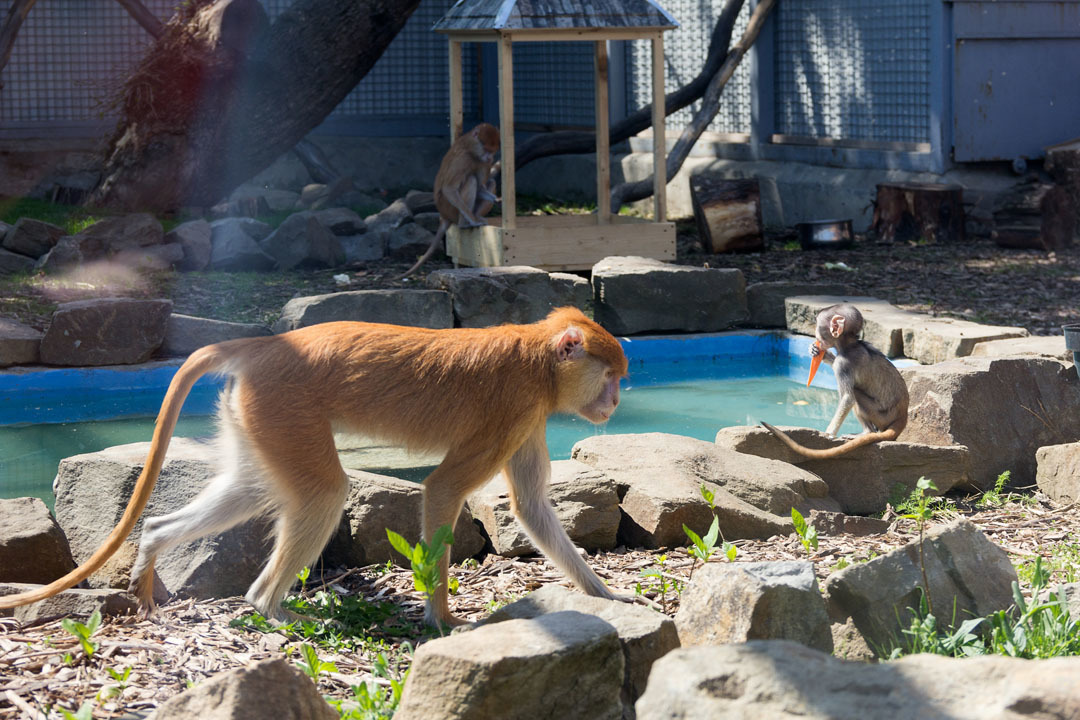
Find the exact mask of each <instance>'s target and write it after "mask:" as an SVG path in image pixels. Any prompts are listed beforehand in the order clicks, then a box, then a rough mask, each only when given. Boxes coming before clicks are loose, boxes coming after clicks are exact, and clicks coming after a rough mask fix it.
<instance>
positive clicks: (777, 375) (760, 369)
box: [0, 332, 860, 507]
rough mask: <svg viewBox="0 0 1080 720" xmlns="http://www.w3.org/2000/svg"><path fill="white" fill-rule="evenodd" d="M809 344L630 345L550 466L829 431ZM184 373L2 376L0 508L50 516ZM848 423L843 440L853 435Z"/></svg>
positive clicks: (657, 341)
mask: <svg viewBox="0 0 1080 720" xmlns="http://www.w3.org/2000/svg"><path fill="white" fill-rule="evenodd" d="M810 342H811V340H810V338H808V337H803V336H788V335H786V334H782V333H775V332H738V333H716V334H709V335H686V336H655V337H635V338H623V339H622V343H623V348H624V349H625V351H626V354H627V357H628V359H629V361H630V377H629V378H628V379H627V380H626V381H624V383H623V388H622V390H623V392H622V401H621V403H620V405H619V409H618V411H617V412H616V413H615V415H614V417H613V418H612V419H611V421H610V422H609V423H607V424H606V425H604V426H599V427H598V426H594V425H592V424H591V423H589V422H587V421H585V420H582V419H580V418H576V417H565V416H556V417H553V418H552V419H551V420H550V421H549V423H548V447H549V450H550V452H551V456H552V458H553V459H557V460H558V459H565V458H568V457H569V456H570V450H571V448H572V447H573V445H574V443H576V442H577V441H578V440H580V439H582V438H584V437H587V436H589V435H593V434H597V433H610V434H616V433H638V432H668V433H675V434H679V435H688V436H690V437H695V438H698V439H701V440H710V441H711V440H712V439H713V438H714V437H715V436H716V432H717V430H719V429H720V428H722V427H728V426H731V425H755V424H757V423H758V422H760V421H762V420H764V421H766V422H769V423H772V424H775V425H801V426H806V427H814V428H818V429H824V428H825V427H826V426H827V425H828V422H829V419H830V418H831V417H832V413H833V411H834V410H835V407H836V392H835V387H836V385H835V379H834V377H833V375H832V372H831V370H829V369H827V368H823V369H822V371H821V372H819V373H818V374H817V377H815V379H814V383H813V385H812V386H811V387H809V388H807V387H806V376H807V373H808V371H809V368H810V355H809V348H810ZM179 364H180V361H179V360H177V361H163V362H157V363H151V364H149V365H143V366H139V367H121V368H116V367H113V368H53V369H37V368H35V369H17V370H12V371H8V372H2V373H0V497H21V496H26V495H32V496H36V497H41V498H42V499H44V500H45V501H46V503H47V504H49V505H50V507H51V506H52V490H51V486H52V480H53V477H54V476H55V474H56V467H57V464H58V463H59V461H60V460H61V459H62V458H65V457H70V456H71V455H77V454H80V453H87V452H96V451H98V450H101V449H103V448H106V447H109V446H112V445H121V444H124V443H130V442H140V441H145V440H149V439H150V436H151V433H152V430H153V417H154V415H156V413H157V410H158V408H159V407H160V404H161V399H162V397H163V396H164V394H165V388H166V387H167V386H168V383H169V380H170V379H171V378H172V376H173V374H174V373H175V372H176V368H177V367H178V366H179ZM221 386H222V382H221V380H220V379H217V378H203V379H202V380H200V381H199V382H198V383H197V384H196V385H195V387H194V388H193V389H192V392H191V395H190V396H189V397H188V399H187V402H186V403H185V404H184V412H183V413H182V415H181V418H180V422H179V423H178V425H177V432H176V435H177V436H180V437H199V436H205V435H209V434H211V433H212V432H213V419H212V416H211V413H212V411H213V407H214V402H215V400H216V398H217V393H218V390H219V389H220V388H221ZM859 429H860V428H859V425H858V423H857V422H856V421H855V420H854V418H853V417H849V418H848V420H847V421H846V422H845V424H844V426H843V428H842V432H858V431H859ZM339 447H340V448H341V451H342V461H343V463H344V464H345V465H346V467H356V468H363V469H368V470H372V471H374V472H385V473H388V474H394V475H398V476H399V477H406V478H409V479H421V478H422V477H423V476H424V475H425V474H426V471H427V468H429V467H430V466H431V465H432V464H433V463H435V462H437V458H422V457H416V456H407V455H405V454H404V453H402V452H399V451H396V450H390V449H386V448H379V447H372V446H371V444H370V443H368V442H365V441H362V440H361V441H359V442H358V441H356V440H354V439H351V438H344V437H343V438H339Z"/></svg>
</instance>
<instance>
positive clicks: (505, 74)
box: [499, 33, 517, 230]
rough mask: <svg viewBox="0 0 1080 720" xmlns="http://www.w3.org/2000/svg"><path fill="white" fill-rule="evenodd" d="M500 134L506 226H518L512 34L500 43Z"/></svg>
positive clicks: (504, 224) (503, 210)
mask: <svg viewBox="0 0 1080 720" xmlns="http://www.w3.org/2000/svg"><path fill="white" fill-rule="evenodd" d="M499 134H500V135H501V143H502V149H501V151H500V154H501V157H502V159H501V163H502V171H501V173H500V176H501V177H502V218H503V222H502V226H503V229H505V230H512V229H513V228H514V227H516V226H517V195H516V193H517V188H516V186H515V180H514V46H513V39H512V37H511V35H510V33H505V34H504V35H503V36H502V38H501V39H500V40H499Z"/></svg>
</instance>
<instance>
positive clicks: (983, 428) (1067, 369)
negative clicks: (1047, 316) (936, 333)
mask: <svg viewBox="0 0 1080 720" xmlns="http://www.w3.org/2000/svg"><path fill="white" fill-rule="evenodd" d="M900 374H901V375H903V377H904V380H905V382H907V385H908V392H909V393H910V395H911V408H910V410H909V411H908V426H907V428H906V429H905V430H904V435H903V438H904V440H905V441H907V442H916V443H926V444H928V445H966V446H967V448H968V450H969V451H970V457H971V469H972V483H971V484H972V485H973V486H974V487H975V488H977V489H979V490H986V489H989V488H992V487H993V486H994V481H995V480H996V479H997V476H998V475H999V474H1000V473H1002V472H1004V471H1005V470H1009V471H1011V472H1012V480H1013V482H1014V483H1015V484H1017V485H1029V484H1031V483H1033V482H1035V477H1036V461H1035V453H1036V452H1037V451H1038V449H1039V448H1041V447H1043V446H1046V445H1054V444H1060V443H1062V442H1074V441H1077V440H1080V382H1077V376H1076V368H1074V367H1072V365H1071V363H1069V364H1067V363H1062V362H1060V361H1058V360H1051V359H1050V358H1039V357H1011V358H962V359H960V360H952V361H950V362H944V363H938V364H937V365H930V366H923V367H909V368H903V369H902V370H901V371H900Z"/></svg>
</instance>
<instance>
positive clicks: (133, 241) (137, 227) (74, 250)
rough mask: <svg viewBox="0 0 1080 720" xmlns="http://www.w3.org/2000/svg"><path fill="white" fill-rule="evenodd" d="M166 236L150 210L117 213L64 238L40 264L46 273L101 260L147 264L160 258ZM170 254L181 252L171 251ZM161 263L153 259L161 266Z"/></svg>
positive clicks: (154, 264)
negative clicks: (148, 211) (148, 261)
mask: <svg viewBox="0 0 1080 720" xmlns="http://www.w3.org/2000/svg"><path fill="white" fill-rule="evenodd" d="M164 237H165V233H164V231H163V230H162V229H161V223H160V222H158V221H157V218H155V217H154V216H153V215H150V214H149V213H133V214H131V215H117V216H113V217H107V218H104V219H102V220H98V221H97V222H96V223H94V224H93V225H91V226H90V227H88V228H86V229H85V230H83V231H82V232H79V233H77V234H75V235H69V236H67V237H64V238H61V239H60V240H59V241H58V242H57V243H56V246H55V247H53V249H52V250H50V251H49V253H48V254H47V255H45V256H44V257H42V258H41V261H40V267H41V268H42V269H43V270H45V271H46V272H57V271H63V270H68V269H71V268H73V267H75V266H78V265H82V264H84V263H89V262H94V261H97V260H106V259H115V260H116V261H117V262H123V263H125V264H128V265H132V266H143V267H146V266H147V263H146V261H145V259H144V258H146V257H147V256H148V255H149V256H153V257H155V258H157V257H158V256H159V255H160V251H159V250H157V249H156V248H158V247H159V246H161V244H162V242H163V240H164ZM168 254H169V255H170V256H175V255H177V254H179V255H181V256H182V253H179V251H178V250H177V251H175V252H174V251H171V250H170V251H169V253H168ZM161 264H162V263H161V262H153V263H152V264H150V266H151V267H158V266H160V265H161Z"/></svg>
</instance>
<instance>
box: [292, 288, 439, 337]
mask: <svg viewBox="0 0 1080 720" xmlns="http://www.w3.org/2000/svg"><path fill="white" fill-rule="evenodd" d="M336 320H354V321H361V322H378V323H389V324H391V325H410V326H413V327H426V328H451V327H454V312H453V305H452V303H451V300H450V294H449V293H446V292H442V291H439V290H351V291H349V292H339V293H330V294H328V295H312V296H310V297H302V298H295V299H293V300H290V301H289V302H287V303H286V304H285V307H284V308H283V309H282V311H281V317H280V318H279V319H278V321H277V322H276V323H274V332H276V333H283V332H288V331H289V330H296V329H297V328H302V327H307V326H308V325H317V324H318V323H324V322H334V321H336Z"/></svg>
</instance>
